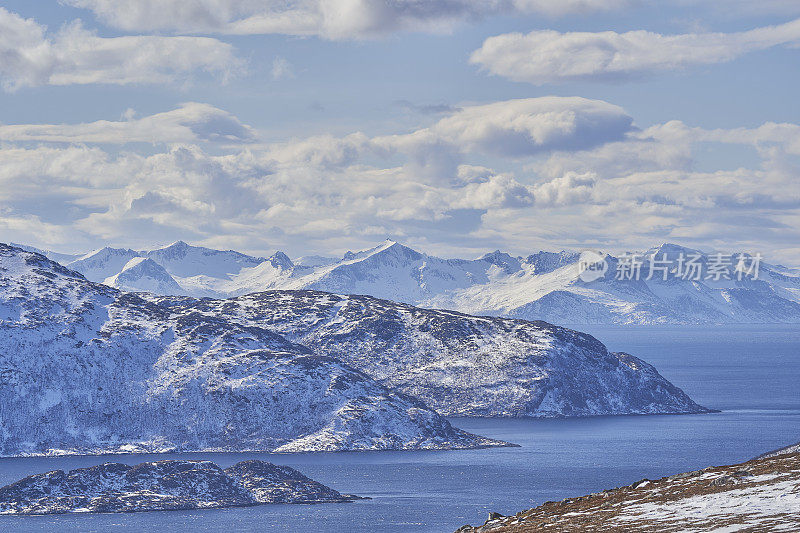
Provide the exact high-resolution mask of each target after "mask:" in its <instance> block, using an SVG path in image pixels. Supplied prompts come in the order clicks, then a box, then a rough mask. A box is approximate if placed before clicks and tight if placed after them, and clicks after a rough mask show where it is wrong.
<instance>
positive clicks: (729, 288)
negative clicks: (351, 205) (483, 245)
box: [28, 240, 800, 324]
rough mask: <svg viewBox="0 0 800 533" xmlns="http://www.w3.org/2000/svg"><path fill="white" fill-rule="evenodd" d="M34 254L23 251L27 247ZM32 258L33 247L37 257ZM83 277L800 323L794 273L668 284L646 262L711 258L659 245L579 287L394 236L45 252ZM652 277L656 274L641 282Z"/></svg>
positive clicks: (688, 320)
mask: <svg viewBox="0 0 800 533" xmlns="http://www.w3.org/2000/svg"><path fill="white" fill-rule="evenodd" d="M28 249H30V248H28ZM33 250H34V251H39V250H35V249H33ZM42 253H44V254H45V255H47V256H48V257H49V258H51V259H53V260H54V261H58V262H60V263H61V264H62V265H65V266H67V267H69V268H70V269H73V270H76V271H78V272H80V273H82V274H83V275H84V276H86V277H87V278H88V279H89V280H91V281H95V282H98V283H105V284H107V285H109V286H112V287H116V288H120V289H123V290H128V291H147V292H152V293H155V294H160V295H186V296H194V297H213V298H227V297H232V296H241V295H244V294H248V293H253V292H259V291H264V290H270V289H291V290H297V289H310V290H319V291H327V292H335V293H340V294H363V295H370V296H374V297H377V298H383V299H387V300H393V301H397V302H404V303H408V304H412V305H416V306H421V307H427V308H438V309H452V310H456V311H461V312H465V313H470V314H478V315H490V316H505V317H512V318H522V319H526V320H546V321H548V322H552V323H561V324H693V323H701V324H704V323H797V322H800V270H797V269H791V268H786V267H782V266H776V265H772V264H769V263H765V262H762V263H761V264H760V267H759V272H758V277H757V279H752V276H751V277H744V278H743V279H741V280H739V279H736V278H737V276H730V277H731V278H732V279H724V278H722V279H717V280H715V279H705V275H704V276H703V277H701V278H700V279H693V278H689V279H682V278H680V277H678V276H675V275H670V276H668V279H666V280H665V279H664V277H663V276H662V275H661V272H655V271H654V274H655V275H653V276H649V274H650V272H649V258H651V257H653V258H655V259H660V258H663V257H668V258H669V259H671V260H673V261H674V260H676V259H677V257H678V256H679V255H681V254H683V255H686V256H689V255H695V256H699V258H700V259H699V262H700V264H701V265H702V266H703V267H704V268H707V267H708V265H709V263H710V262H711V261H712V260H713V259H714V256H713V254H710V253H701V252H698V251H696V250H691V249H688V248H683V247H680V246H676V245H671V244H664V245H661V246H659V247H656V248H653V249H650V250H647V251H645V252H643V253H642V255H641V258H642V259H643V265H642V266H641V272H640V274H641V275H640V276H639V277H638V279H616V278H617V276H615V269H617V268H618V267H619V266H620V261H622V260H624V258H620V257H614V256H611V255H605V254H601V255H600V257H602V258H603V259H604V261H605V262H606V264H607V265H608V266H609V271H608V272H607V273H606V275H605V276H604V277H602V278H600V279H596V280H590V281H585V280H584V279H583V278H585V276H582V275H581V273H582V266H581V254H580V253H578V252H568V251H562V252H557V253H554V252H538V253H535V254H532V255H529V256H528V257H515V256H512V255H510V254H507V253H503V252H500V251H496V252H493V253H489V254H486V255H484V256H482V257H480V258H478V259H441V258H438V257H435V256H431V255H427V254H424V253H420V252H418V251H416V250H413V249H411V248H409V247H407V246H404V245H402V244H400V243H397V242H394V241H388V240H387V241H385V242H383V243H381V244H380V245H378V246H376V247H374V248H372V249H369V250H364V251H361V252H348V253H347V254H345V255H344V256H343V257H342V258H340V259H335V258H327V257H323V256H310V257H305V258H299V259H298V260H295V261H293V260H292V259H290V258H289V257H288V256H287V255H286V254H284V253H281V252H278V253H276V254H274V255H272V256H271V257H266V258H263V257H252V256H248V255H245V254H242V253H239V252H234V251H220V250H212V249H209V248H203V247H198V246H190V245H188V244H186V243H184V242H177V243H175V244H172V245H170V246H168V247H166V248H161V249H157V250H150V251H135V250H128V249H118V248H103V249H101V250H97V251H94V252H91V253H88V254H86V255H83V256H68V255H64V254H53V253H50V252H46V251H45V252H42ZM647 277H651V278H652V279H649V280H648V279H646V278H647Z"/></svg>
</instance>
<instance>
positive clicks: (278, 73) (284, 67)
mask: <svg viewBox="0 0 800 533" xmlns="http://www.w3.org/2000/svg"><path fill="white" fill-rule="evenodd" d="M286 78H294V69H293V68H292V64H291V63H289V62H288V61H287V60H286V59H285V58H283V57H276V58H275V59H274V60H273V61H272V79H273V80H281V79H286Z"/></svg>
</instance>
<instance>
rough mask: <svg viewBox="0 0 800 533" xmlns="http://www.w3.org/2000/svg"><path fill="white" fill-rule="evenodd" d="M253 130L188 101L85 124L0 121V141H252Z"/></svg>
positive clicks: (221, 113)
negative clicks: (171, 107)
mask: <svg viewBox="0 0 800 533" xmlns="http://www.w3.org/2000/svg"><path fill="white" fill-rule="evenodd" d="M255 139H256V134H255V132H254V130H253V129H252V128H251V127H250V126H247V125H245V124H242V123H241V122H240V121H239V119H238V118H236V117H235V116H233V115H232V114H230V113H228V112H227V111H223V110H221V109H218V108H216V107H214V106H211V105H208V104H200V103H196V102H189V103H185V104H182V105H181V106H180V107H179V108H178V109H175V110H173V111H167V112H164V113H158V114H155V115H151V116H147V117H143V118H140V119H134V118H129V119H128V120H120V121H109V120H98V121H96V122H89V123H85V124H74V125H72V124H22V125H2V124H0V141H35V142H60V143H100V144H127V143H137V142H143V143H200V142H218V143H231V144H241V143H245V142H250V141H254V140H255Z"/></svg>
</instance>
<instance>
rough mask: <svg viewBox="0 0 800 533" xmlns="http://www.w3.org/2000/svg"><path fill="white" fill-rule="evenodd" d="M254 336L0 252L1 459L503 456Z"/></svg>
mask: <svg viewBox="0 0 800 533" xmlns="http://www.w3.org/2000/svg"><path fill="white" fill-rule="evenodd" d="M502 444H503V443H501V442H498V441H495V440H492V439H486V438H483V437H479V436H475V435H472V434H469V433H466V432H464V431H461V430H458V429H456V428H453V427H452V426H451V425H450V423H449V422H448V421H447V420H445V419H444V418H442V417H441V416H440V415H439V414H437V413H436V412H434V411H432V410H431V409H429V408H428V407H426V406H425V405H424V404H423V403H422V402H421V401H419V400H417V399H415V398H412V397H410V396H407V395H404V394H402V393H399V392H395V391H393V390H390V389H388V388H387V387H385V386H383V385H381V384H379V383H378V382H376V381H375V380H374V379H372V378H370V377H368V376H367V375H365V374H364V373H362V372H360V371H358V370H356V369H354V368H352V367H350V366H348V365H346V364H345V363H343V362H341V361H340V360H337V359H333V358H330V357H326V356H324V355H316V354H313V353H312V352H311V351H310V350H309V349H308V348H306V347H305V346H302V345H299V344H296V343H293V342H291V341H288V340H287V339H285V338H283V337H282V336H280V335H278V334H276V333H273V332H271V331H268V330H266V329H264V328H259V327H254V326H241V325H237V324H235V323H232V322H230V321H228V320H226V319H225V318H224V317H222V316H213V315H208V314H205V313H200V312H197V311H196V310H193V309H192V308H191V307H188V306H187V308H186V309H185V310H183V311H181V310H180V309H178V308H176V307H171V308H167V307H165V306H160V305H157V304H154V303H153V302H150V301H147V300H145V299H143V298H142V297H141V296H138V295H136V294H133V293H125V292H121V291H119V290H117V289H114V288H111V287H108V286H106V285H101V284H96V283H92V282H89V281H87V280H86V279H85V278H83V276H81V275H80V274H78V273H77V272H74V271H71V270H69V269H67V268H65V267H63V266H60V265H58V264H57V263H54V262H52V261H50V260H48V259H46V258H45V257H44V256H41V255H38V254H35V253H31V252H26V251H23V250H21V249H19V248H14V247H9V246H6V245H0V455H2V456H8V455H21V454H41V453H62V452H76V453H100V452H106V451H166V450H187V451H188V450H276V451H334V450H364V449H445V448H469V447H476V446H492V445H502Z"/></svg>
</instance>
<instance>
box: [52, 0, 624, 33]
mask: <svg viewBox="0 0 800 533" xmlns="http://www.w3.org/2000/svg"><path fill="white" fill-rule="evenodd" d="M61 1H62V3H65V4H68V5H71V6H75V7H81V8H85V9H90V10H92V11H93V12H94V13H95V15H96V16H97V17H98V18H100V20H102V21H104V22H106V23H107V24H110V25H113V26H115V27H118V28H121V29H124V30H129V31H140V30H144V31H153V30H173V31H178V32H219V33H231V34H268V33H281V34H289V35H318V36H321V37H324V38H329V39H361V38H370V37H377V36H382V35H386V34H388V33H391V32H395V31H404V30H405V31H426V32H443V31H449V30H451V29H452V28H453V26H454V25H456V24H458V23H460V22H463V21H465V20H470V19H475V18H479V17H484V16H488V15H493V14H500V13H505V14H513V13H546V14H549V15H564V14H567V13H575V12H586V11H590V10H591V11H593V10H600V9H615V8H619V7H622V6H626V5H628V4H631V3H632V2H631V1H630V0H390V1H387V0H294V1H292V2H286V1H285V0H127V1H125V2H120V1H117V0H61Z"/></svg>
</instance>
